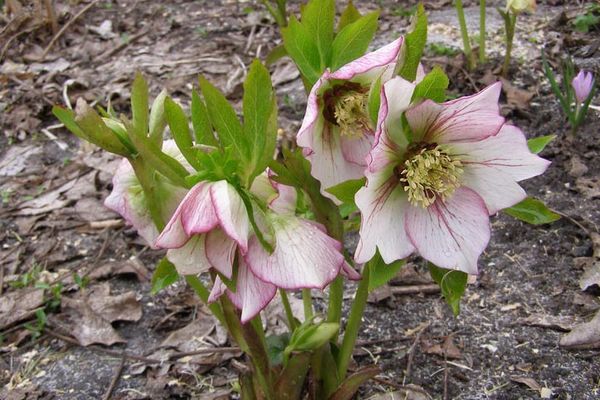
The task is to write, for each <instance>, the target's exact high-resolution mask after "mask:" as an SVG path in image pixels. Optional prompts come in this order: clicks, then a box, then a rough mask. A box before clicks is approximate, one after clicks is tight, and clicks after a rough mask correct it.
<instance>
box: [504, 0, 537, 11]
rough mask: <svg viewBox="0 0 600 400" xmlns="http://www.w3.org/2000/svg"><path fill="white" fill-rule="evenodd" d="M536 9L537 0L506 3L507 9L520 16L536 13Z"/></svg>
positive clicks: (512, 0) (513, 0)
mask: <svg viewBox="0 0 600 400" xmlns="http://www.w3.org/2000/svg"><path fill="white" fill-rule="evenodd" d="M535 8H536V4H535V0H508V1H507V2H506V9H507V10H509V11H511V12H512V13H513V14H520V13H522V12H530V13H533V12H535Z"/></svg>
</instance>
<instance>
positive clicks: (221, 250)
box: [205, 229, 237, 279]
mask: <svg viewBox="0 0 600 400" xmlns="http://www.w3.org/2000/svg"><path fill="white" fill-rule="evenodd" d="M236 249H237V243H236V242H235V241H233V240H231V238H230V237H229V236H227V234H225V232H223V231H222V230H221V229H214V230H212V231H210V232H208V233H207V234H206V240H205V252H206V258H207V259H208V261H209V262H210V265H211V266H212V267H213V268H215V269H216V270H218V271H219V272H220V273H222V274H223V275H225V276H226V277H227V278H229V279H231V275H232V272H233V271H232V269H233V268H232V266H233V262H234V259H235V250H236Z"/></svg>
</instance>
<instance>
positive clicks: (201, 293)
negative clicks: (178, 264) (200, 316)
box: [185, 275, 226, 326]
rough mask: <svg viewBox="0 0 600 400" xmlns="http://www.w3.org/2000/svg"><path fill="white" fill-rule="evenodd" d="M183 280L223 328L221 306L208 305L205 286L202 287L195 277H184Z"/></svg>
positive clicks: (215, 304)
mask: <svg viewBox="0 0 600 400" xmlns="http://www.w3.org/2000/svg"><path fill="white" fill-rule="evenodd" d="M185 280H186V282H187V284H188V285H190V286H191V288H192V289H194V292H196V294H197V295H198V297H200V299H201V300H202V301H203V302H204V304H206V305H208V309H209V310H210V311H211V312H212V313H213V315H214V316H215V317H216V318H217V319H218V320H219V322H220V323H221V324H222V325H224V326H225V325H226V323H225V316H224V315H223V309H222V308H221V305H220V304H219V303H211V304H209V303H208V296H209V295H210V292H209V291H208V289H207V288H206V286H204V284H203V283H202V281H200V279H198V277H197V276H196V275H186V276H185Z"/></svg>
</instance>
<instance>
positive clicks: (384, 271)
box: [369, 252, 405, 292]
mask: <svg viewBox="0 0 600 400" xmlns="http://www.w3.org/2000/svg"><path fill="white" fill-rule="evenodd" d="M375 257H376V258H375V259H374V260H372V261H371V262H370V263H369V265H370V268H371V275H370V278H369V292H371V291H373V290H375V289H377V288H378V287H381V286H383V285H385V284H386V283H388V282H389V281H390V280H391V279H392V278H393V277H395V276H396V274H397V273H398V271H400V269H402V267H403V266H404V264H405V261H404V260H399V261H395V262H393V263H391V264H386V263H385V262H384V261H383V259H382V258H381V255H379V252H377V253H376V254H375Z"/></svg>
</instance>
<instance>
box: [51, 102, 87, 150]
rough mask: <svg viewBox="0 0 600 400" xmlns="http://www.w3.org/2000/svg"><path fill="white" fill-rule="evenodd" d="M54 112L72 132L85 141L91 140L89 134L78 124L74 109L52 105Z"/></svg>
mask: <svg viewBox="0 0 600 400" xmlns="http://www.w3.org/2000/svg"><path fill="white" fill-rule="evenodd" d="M52 113H53V114H54V115H55V116H56V118H58V120H59V121H60V122H62V123H63V125H64V126H65V127H66V128H67V129H68V130H69V131H70V132H71V133H72V134H74V135H75V136H77V137H78V138H80V139H83V140H85V141H88V142H90V141H91V140H90V138H89V136H88V135H87V134H86V133H85V132H84V131H83V130H82V129H81V128H80V127H79V125H77V122H75V113H74V112H73V110H69V109H66V108H63V107H60V106H54V107H52Z"/></svg>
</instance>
